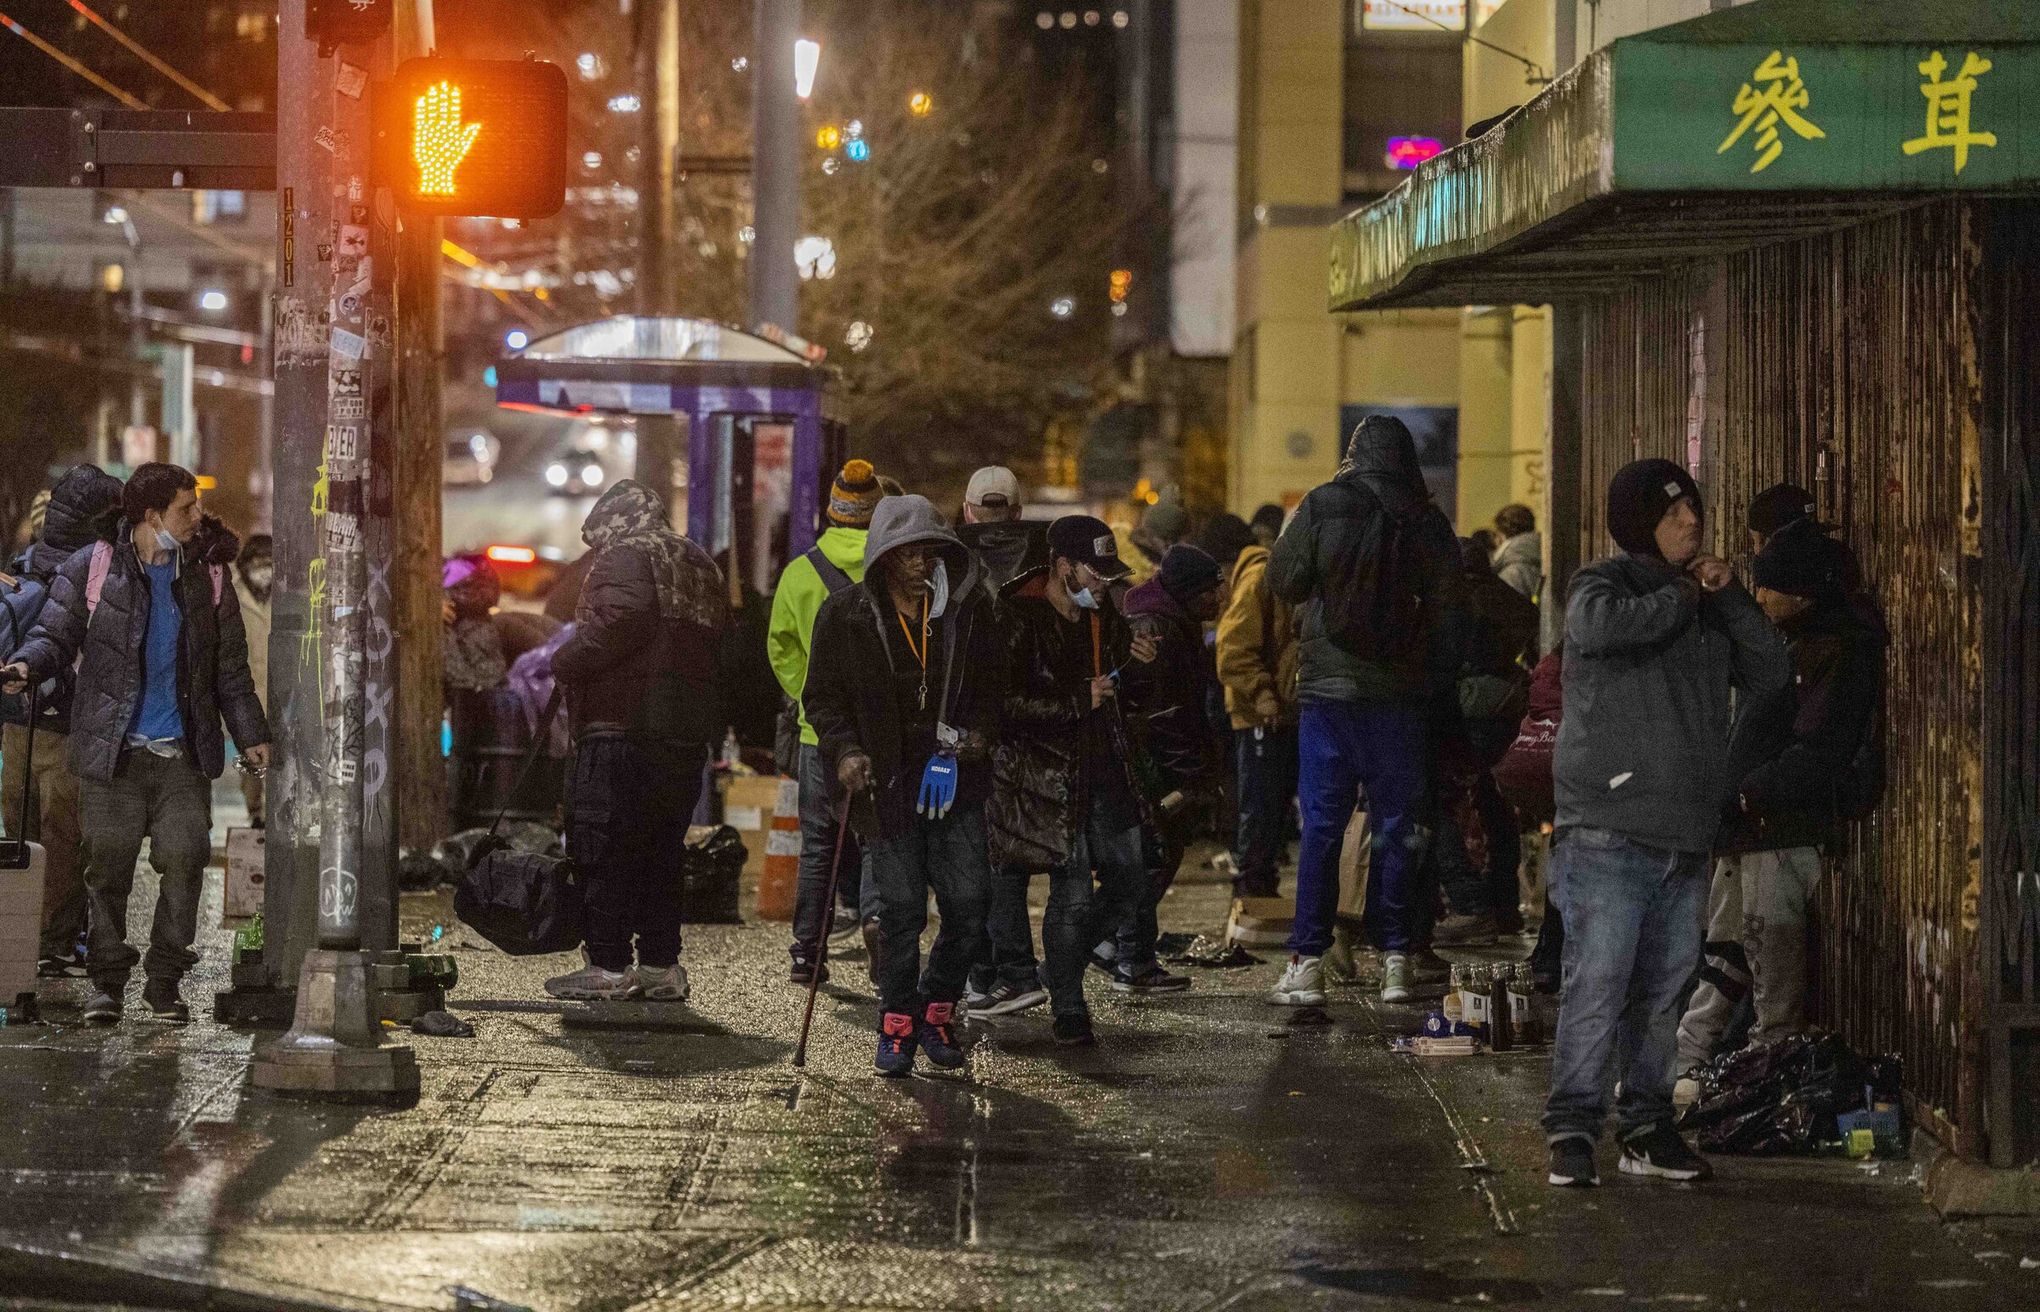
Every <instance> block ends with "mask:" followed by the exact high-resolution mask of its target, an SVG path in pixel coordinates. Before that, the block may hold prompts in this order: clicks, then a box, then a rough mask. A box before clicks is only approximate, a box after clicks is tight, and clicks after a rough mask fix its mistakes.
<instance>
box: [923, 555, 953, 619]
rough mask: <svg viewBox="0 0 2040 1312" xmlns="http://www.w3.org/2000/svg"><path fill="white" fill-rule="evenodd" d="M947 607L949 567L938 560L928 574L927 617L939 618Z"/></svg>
mask: <svg viewBox="0 0 2040 1312" xmlns="http://www.w3.org/2000/svg"><path fill="white" fill-rule="evenodd" d="M948 607H949V567H948V566H947V565H945V564H944V563H943V562H941V561H939V560H938V561H936V562H935V571H934V573H932V574H930V575H929V576H928V618H929V619H931V620H932V619H940V618H941V617H942V612H943V611H944V610H946V609H948Z"/></svg>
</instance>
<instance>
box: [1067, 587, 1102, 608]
mask: <svg viewBox="0 0 2040 1312" xmlns="http://www.w3.org/2000/svg"><path fill="white" fill-rule="evenodd" d="M1070 600H1071V601H1074V602H1076V603H1077V605H1078V606H1080V607H1082V608H1083V609H1084V610H1096V609H1098V599H1097V598H1096V597H1094V596H1092V595H1091V590H1090V589H1089V588H1079V589H1077V590H1076V591H1075V592H1072V593H1071V594H1070Z"/></svg>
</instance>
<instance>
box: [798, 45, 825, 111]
mask: <svg viewBox="0 0 2040 1312" xmlns="http://www.w3.org/2000/svg"><path fill="white" fill-rule="evenodd" d="M821 66H822V43H821V42H819V41H810V40H808V39H807V38H806V37H802V38H801V39H800V40H798V41H796V42H794V43H793V94H794V95H796V96H799V97H800V98H801V99H802V100H806V99H807V98H808V97H809V96H811V95H813V94H814V90H815V73H816V72H817V71H818V70H819V69H820V68H821Z"/></svg>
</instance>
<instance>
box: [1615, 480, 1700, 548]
mask: <svg viewBox="0 0 2040 1312" xmlns="http://www.w3.org/2000/svg"><path fill="white" fill-rule="evenodd" d="M1680 497H1691V498H1693V510H1694V513H1696V514H1698V513H1699V512H1700V508H1701V505H1700V485H1699V484H1698V483H1695V482H1694V481H1693V476H1692V475H1691V474H1688V473H1687V472H1686V471H1685V470H1683V469H1681V468H1679V466H1677V465H1675V464H1673V463H1672V462H1671V461H1669V460H1632V461H1631V462H1630V463H1628V464H1626V465H1624V466H1622V468H1620V469H1618V470H1616V471H1615V477H1614V478H1612V479H1610V480H1609V482H1608V534H1609V536H1611V537H1613V538H1614V539H1615V545H1616V546H1618V547H1621V548H1622V549H1623V550H1624V551H1626V552H1628V553H1629V554H1630V555H1632V556H1657V557H1658V558H1659V559H1661V560H1662V559H1663V558H1664V557H1663V553H1662V552H1660V551H1659V550H1658V545H1657V526H1658V522H1659V521H1660V520H1662V519H1663V518H1664V517H1665V512H1666V511H1668V510H1670V509H1671V508H1672V505H1673V503H1674V502H1676V501H1678V499H1679V498H1680Z"/></svg>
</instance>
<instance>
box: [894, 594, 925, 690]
mask: <svg viewBox="0 0 2040 1312" xmlns="http://www.w3.org/2000/svg"><path fill="white" fill-rule="evenodd" d="M893 618H894V619H896V620H898V621H899V622H900V632H901V633H904V634H906V635H907V650H908V651H910V652H912V653H914V659H915V660H917V661H919V662H921V673H923V674H926V673H927V672H928V599H927V598H926V597H923V598H921V645H920V646H918V647H916V646H915V645H914V631H913V630H912V629H910V628H908V627H907V617H906V616H904V615H902V614H900V613H899V611H898V610H897V609H895V610H894V611H893Z"/></svg>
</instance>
